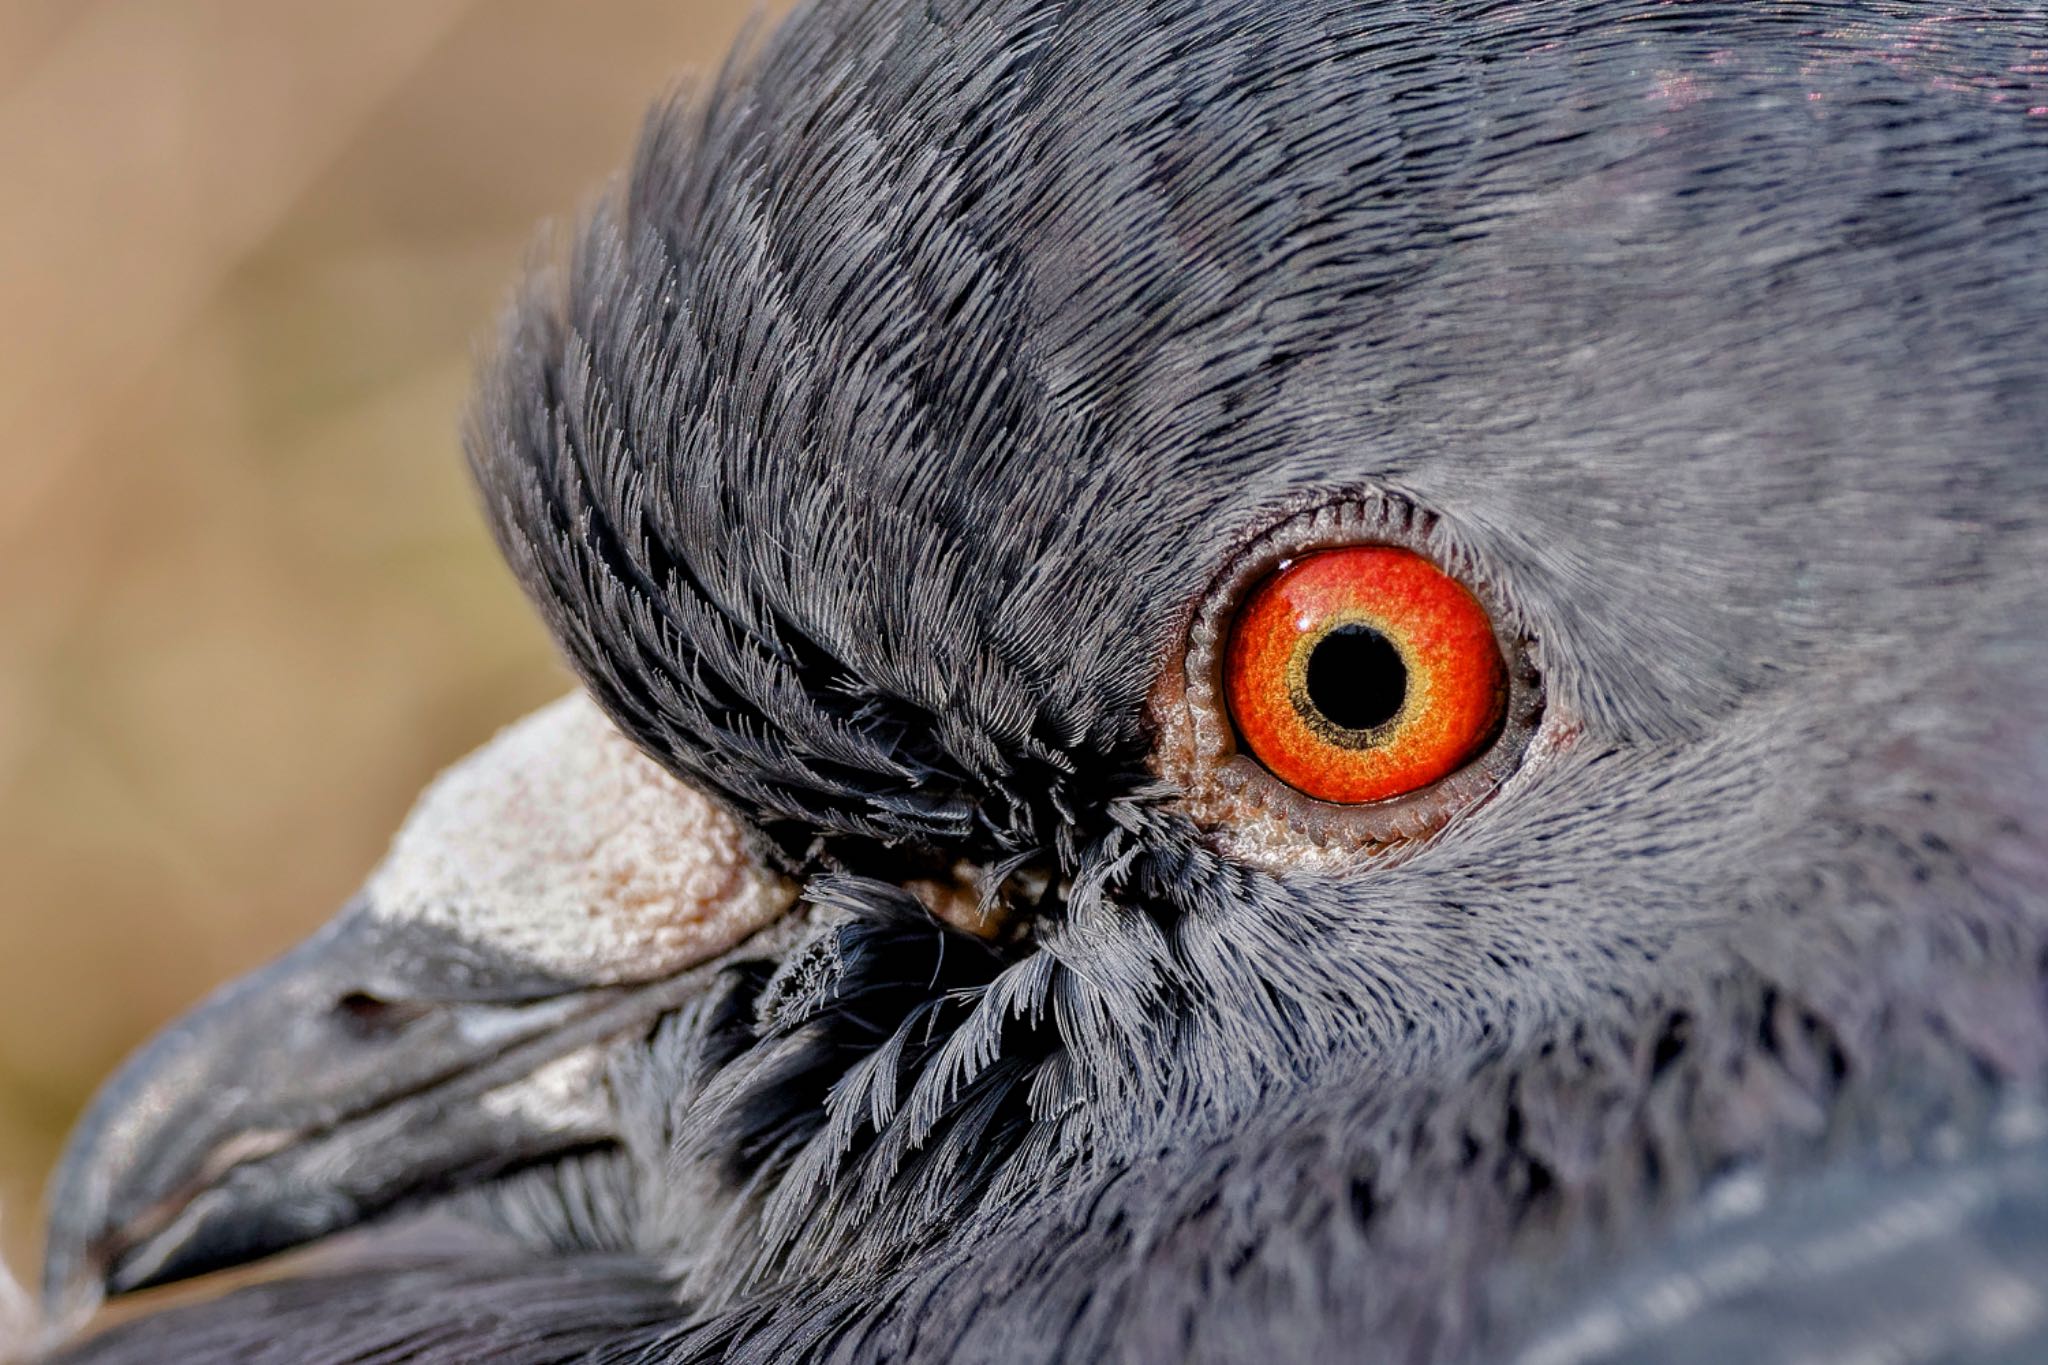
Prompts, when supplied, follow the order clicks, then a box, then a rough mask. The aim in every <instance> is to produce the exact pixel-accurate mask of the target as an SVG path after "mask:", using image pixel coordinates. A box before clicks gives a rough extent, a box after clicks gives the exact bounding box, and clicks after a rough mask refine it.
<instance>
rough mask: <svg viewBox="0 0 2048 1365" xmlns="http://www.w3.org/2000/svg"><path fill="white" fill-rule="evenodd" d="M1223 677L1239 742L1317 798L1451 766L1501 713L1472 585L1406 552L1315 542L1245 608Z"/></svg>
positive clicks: (1487, 632)
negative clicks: (1322, 546)
mask: <svg viewBox="0 0 2048 1365" xmlns="http://www.w3.org/2000/svg"><path fill="white" fill-rule="evenodd" d="M1223 688H1224V694H1225V696H1226V697H1227V698H1228V700H1229V703H1230V714H1231V718H1232V719H1233V720H1234V721H1235V722H1236V724H1237V730H1238V734H1239V735H1240V736H1241V737H1242V738H1243V740H1244V743H1245V744H1246V746H1247V747H1249V748H1250V750H1251V751H1252V753H1253V754H1254V755H1256V756H1257V758H1258V760H1259V762H1261V763H1263V764H1265V765H1266V767H1267V768H1268V769H1270V770H1271V771H1272V773H1273V774H1274V776H1276V777H1278V778H1280V779H1281V780H1282V781H1283V782H1286V783H1287V784H1288V785H1289V786H1292V787H1296V788H1298V789H1300V790H1301V791H1302V792H1304V793H1305V794H1307V795H1309V796H1312V797H1314V798H1316V799H1317V800H1319V801H1333V802H1341V803H1343V804H1347V805H1355V804H1358V803H1361V802H1366V801H1384V800H1387V799H1388V798H1389V797H1395V796H1400V795H1403V794H1404V793H1407V792H1411V791H1414V790H1415V789H1417V788H1418V787H1425V786H1428V785H1429V784H1430V783H1432V782H1435V781H1436V780H1438V779H1439V778H1442V777H1447V776H1449V775H1450V774H1451V773H1454V772H1456V771H1457V770H1458V769H1459V768H1460V767H1462V766H1464V764H1465V763H1466V762H1467V761H1468V760H1469V759H1471V758H1472V757H1473V755H1474V754H1475V753H1477V751H1478V750H1479V748H1480V747H1481V746H1482V745H1484V744H1485V743H1486V741H1487V740H1488V739H1489V738H1491V737H1492V735H1493V733H1494V731H1495V729H1496V728H1497V727H1498V725H1499V723H1500V717H1501V708H1502V706H1503V703H1504V701H1505V698H1506V695H1507V669H1506V666H1505V665H1504V664H1503V663H1502V662H1501V656H1500V647H1499V646H1498V645H1497V644H1495V642H1494V636H1493V623H1492V622H1491V621H1489V620H1488V619H1487V615H1486V609H1485V608H1484V607H1482V606H1480V605H1479V602H1478V599H1476V598H1474V597H1473V596H1472V594H1471V593H1470V592H1468V591H1467V590H1466V589H1465V586H1464V585H1463V584H1461V583H1459V582H1458V581H1457V580H1456V579H1455V578H1452V577H1451V576H1450V575H1448V574H1446V573H1444V572H1443V570H1441V569H1439V568H1437V567H1436V566H1435V565H1434V564H1432V563H1430V562H1429V561H1428V560H1426V559H1424V558H1423V557H1422V556H1421V555H1418V554H1416V553H1414V552H1413V551H1411V550H1403V549H1399V548H1397V547H1395V546H1391V545H1360V546H1354V547H1351V548H1348V549H1341V550H1319V551H1316V552H1314V553H1312V554H1308V555H1304V556H1303V557H1302V558H1300V559H1297V560H1295V561H1293V562H1292V563H1290V564H1285V565H1282V566H1281V568H1280V571H1279V572H1278V573H1275V574H1274V575H1273V576H1272V577H1271V578H1268V579H1267V580H1266V581H1265V582H1264V583H1261V584H1260V585H1259V586H1258V587H1257V588H1256V589H1254V590H1253V592H1252V594H1251V596H1250V597H1249V598H1248V599H1247V600H1246V601H1245V603H1244V604H1243V605H1242V606H1241V607H1239V608H1238V613H1237V620H1236V623H1235V626H1234V628H1233V630H1232V632H1231V637H1230V645H1229V649H1228V651H1227V653H1226V654H1225V656H1224V660H1223Z"/></svg>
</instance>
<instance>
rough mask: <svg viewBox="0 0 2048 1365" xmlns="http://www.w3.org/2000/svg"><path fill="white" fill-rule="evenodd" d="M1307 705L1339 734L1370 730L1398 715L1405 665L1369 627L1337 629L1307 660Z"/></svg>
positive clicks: (1405, 685)
mask: <svg viewBox="0 0 2048 1365" xmlns="http://www.w3.org/2000/svg"><path fill="white" fill-rule="evenodd" d="M1307 682H1308V700H1309V704H1310V705H1311V706H1313V707H1315V708H1316V710H1318V711H1320V712H1322V714H1323V718H1324V719H1325V720H1327V721H1329V722H1330V724H1332V725H1334V726H1337V727H1338V728H1339V729H1343V730H1370V729H1372V728H1374V727H1375V726H1379V725H1385V724H1386V723H1387V722H1388V721H1390V720H1392V719H1393V718H1394V717H1395V716H1397V715H1399V714H1400V712H1401V703H1402V701H1403V700H1404V699H1406V697H1407V696H1408V665H1406V664H1404V663H1402V662H1401V651H1400V650H1398V649H1395V648H1394V646H1393V645H1392V644H1390V643H1389V642H1388V640H1387V637H1386V636H1384V635H1382V634H1380V633H1379V632H1378V631H1376V630H1374V629H1373V628H1372V627H1370V626H1339V627H1337V628H1336V629H1335V630H1333V631H1331V632H1330V633H1329V634H1328V635H1325V636H1324V637H1323V638H1322V639H1320V640H1318V641H1316V646H1315V648H1314V649H1313V650H1311V651H1310V652H1309V656H1308V679H1307Z"/></svg>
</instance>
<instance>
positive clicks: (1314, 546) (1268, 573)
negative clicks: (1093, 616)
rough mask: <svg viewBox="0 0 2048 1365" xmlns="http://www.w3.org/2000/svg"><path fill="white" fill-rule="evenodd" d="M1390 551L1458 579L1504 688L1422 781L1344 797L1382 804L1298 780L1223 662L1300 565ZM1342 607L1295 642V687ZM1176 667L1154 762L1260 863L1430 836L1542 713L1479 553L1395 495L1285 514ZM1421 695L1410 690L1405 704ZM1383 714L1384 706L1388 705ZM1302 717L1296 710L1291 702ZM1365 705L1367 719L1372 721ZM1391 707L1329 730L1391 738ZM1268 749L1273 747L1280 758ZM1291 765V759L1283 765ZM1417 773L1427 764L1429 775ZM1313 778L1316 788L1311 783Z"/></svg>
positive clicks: (1519, 641)
mask: <svg viewBox="0 0 2048 1365" xmlns="http://www.w3.org/2000/svg"><path fill="white" fill-rule="evenodd" d="M1369 547H1384V548H1386V549H1388V550H1392V551H1398V552H1401V553H1400V555H1399V558H1402V559H1414V560H1419V561H1421V562H1422V563H1423V564H1426V565H1427V566H1428V567H1429V570H1430V571H1431V573H1432V575H1433V576H1436V577H1438V578H1441V579H1446V580H1448V581H1449V582H1450V583H1451V584H1453V585H1455V587H1456V588H1457V589H1458V590H1460V593H1459V595H1461V596H1468V597H1469V601H1470V602H1471V603H1472V604H1473V605H1474V606H1475V607H1476V616H1477V618H1478V620H1479V621H1480V625H1479V626H1478V627H1477V628H1478V629H1480V630H1482V631H1488V632H1490V633H1491V636H1492V643H1493V646H1494V649H1495V651H1497V654H1498V659H1499V662H1500V670H1501V673H1500V677H1499V679H1498V681H1499V693H1498V697H1497V700H1495V701H1494V702H1492V703H1490V704H1489V705H1490V708H1491V709H1490V710H1489V712H1488V714H1486V715H1485V716H1484V717H1482V718H1480V719H1479V720H1477V721H1475V722H1473V724H1472V725H1471V727H1470V733H1469V734H1467V735H1466V736H1465V737H1464V742H1463V743H1462V745H1453V746H1451V747H1452V748H1453V749H1455V750H1456V752H1454V753H1452V755H1451V757H1450V759H1449V760H1448V761H1443V762H1440V763H1439V765H1438V766H1439V768H1440V769H1441V771H1425V772H1424V776H1425V778H1426V780H1423V781H1420V782H1417V783H1415V784H1413V785H1412V786H1407V787H1403V786H1402V785H1401V783H1400V782H1399V781H1397V782H1395V783H1393V784H1392V786H1391V787H1385V788H1384V790H1386V791H1389V792H1391V793H1392V794H1388V795H1377V794H1376V793H1374V792H1372V791H1369V790H1365V789H1362V788H1361V789H1359V790H1354V791H1349V792H1345V793H1342V794H1344V795H1349V796H1353V797H1356V796H1358V795H1360V794H1363V795H1366V796H1368V797H1372V796H1376V795H1377V799H1367V800H1349V801H1342V800H1326V799H1321V798H1320V797H1319V796H1318V795H1317V794H1315V793H1314V792H1313V791H1308V790H1303V789H1301V788H1300V787H1298V786H1296V785H1293V784H1291V783H1290V782H1289V781H1288V780H1286V777H1285V776H1284V775H1283V774H1282V773H1280V772H1276V771H1275V768H1274V766H1273V765H1272V764H1271V763H1270V761H1269V762H1262V761H1261V759H1260V758H1259V757H1257V756H1255V754H1254V753H1253V752H1252V746H1251V745H1250V744H1248V743H1247V741H1246V736H1245V732H1244V729H1243V723H1242V719H1241V716H1240V715H1239V714H1238V712H1239V711H1241V710H1242V706H1241V704H1240V705H1239V707H1237V708H1235V709H1234V708H1233V704H1232V697H1231V694H1230V692H1231V689H1230V687H1229V684H1228V681H1227V679H1226V676H1225V674H1226V666H1227V662H1228V659H1229V655H1230V650H1231V648H1232V642H1233V639H1234V638H1235V635H1236V632H1237V630H1238V627H1239V624H1240V621H1241V614H1242V613H1243V611H1244V609H1245V608H1246V606H1247V604H1248V603H1250V602H1251V601H1252V600H1253V599H1254V598H1255V597H1256V596H1257V595H1258V594H1259V593H1260V592H1261V591H1262V590H1264V589H1266V588H1267V587H1268V586H1269V585H1270V584H1272V583H1273V582H1274V581H1275V579H1276V577H1278V576H1279V575H1281V574H1282V573H1284V572H1285V571H1287V570H1288V569H1289V568H1290V566H1295V565H1299V564H1302V563H1304V562H1306V561H1308V560H1310V559H1311V558H1312V557H1314V556H1318V555H1322V554H1326V553H1328V552H1333V551H1352V550H1361V549H1366V548H1369ZM1346 624H1350V622H1349V621H1347V620H1346V619H1344V616H1343V614H1342V613H1338V614H1336V615H1335V616H1333V617H1332V618H1331V619H1330V620H1328V621H1326V622H1324V623H1323V625H1322V627H1321V628H1320V629H1318V630H1314V631H1311V632H1309V633H1308V634H1307V635H1306V636H1304V637H1303V641H1304V642H1295V643H1293V644H1291V646H1290V653H1289V655H1288V657H1287V660H1286V671H1287V689H1286V696H1287V697H1288V698H1289V699H1291V698H1292V693H1293V689H1294V688H1295V687H1296V686H1297V685H1298V684H1305V683H1306V676H1305V666H1303V667H1302V668H1301V671H1300V672H1297V671H1296V670H1297V667H1298V665H1304V664H1305V660H1306V658H1307V657H1308V651H1310V650H1312V649H1313V648H1315V647H1316V645H1318V644H1319V643H1320V641H1321V640H1322V639H1323V638H1324V637H1327V636H1328V635H1329V634H1332V633H1334V632H1335V631H1336V630H1338V629H1341V628H1342V627H1343V626H1344V625H1346ZM1178 662H1179V664H1180V666H1179V667H1174V666H1169V667H1168V668H1166V669H1165V670H1163V673H1162V676H1161V679H1160V682H1159V684H1158V686H1157V687H1156V688H1155V690H1154V694H1153V697H1152V707H1151V712H1152V718H1153V721H1154V726H1155V731H1156V735H1157V741H1158V742H1157V744H1156V746H1155V749H1154V767H1155V769H1156V770H1157V771H1158V772H1159V774H1160V776H1162V777H1163V778H1165V779H1166V780H1167V781H1169V782H1170V783H1172V784H1173V785H1174V786H1175V787H1176V788H1177V789H1178V790H1179V791H1180V793H1181V798H1182V805H1183V807H1184V808H1185V809H1186V811H1187V812H1188V814H1189V815H1190V816H1191V817H1192V818H1193V819H1194V820H1195V822H1196V823H1197V824H1198V825H1201V826H1202V827H1203V828H1205V829H1207V830H1209V831H1210V832H1211V834H1212V835H1213V836H1214V837H1215V838H1216V839H1217V840H1218V842H1219V843H1220V844H1222V845H1224V846H1225V849H1226V851H1229V852H1233V853H1236V854H1239V855H1241V856H1244V857H1246V858H1247V859H1248V860H1250V861H1253V862H1259V863H1268V862H1271V863H1277V862H1279V861H1281V860H1282V859H1285V860H1286V861H1287V862H1288V863H1289V864H1290V865H1291V864H1293V863H1295V862H1297V861H1298V859H1299V856H1300V854H1301V852H1302V851H1303V849H1304V848H1307V849H1309V850H1311V851H1316V852H1321V853H1326V854H1329V855H1332V856H1337V857H1340V858H1341V857H1344V856H1346V855H1355V854H1359V853H1364V854H1370V855H1373V856H1375V857H1384V856H1389V855H1392V854H1394V853H1397V852H1398V851H1399V850H1400V849H1401V848H1403V847H1404V846H1408V845H1412V844H1413V843H1414V842H1415V841H1418V840H1420V839H1422V838H1425V837H1427V836H1428V835H1431V834H1434V833H1435V832H1436V831H1438V830H1440V829H1442V828H1443V827H1444V826H1445V825H1446V824H1448V823H1449V822H1450V821H1451V820H1452V819H1453V818H1454V817H1456V816H1457V815H1459V814H1460V813H1462V812H1464V811H1466V810H1468V809H1470V808H1471V807H1472V806H1474V805H1476V804H1478V803H1479V802H1481V801H1483V800H1485V799H1486V797H1488V796H1490V795H1491V794H1492V793H1493V792H1494V790H1495V789H1496V788H1498V787H1499V785H1500V783H1501V782H1502V781H1504V780H1505V779H1506V778H1507V777H1508V775H1509V774H1511V773H1512V772H1514V770H1515V769H1516V768H1517V767H1518V766H1519V765H1520V763H1521V760H1522V757H1523V755H1524V753H1525V752H1526V751H1527V749H1528V746H1529V743H1530V740H1531V738H1532V737H1533V736H1534V734H1535V732H1536V729H1537V727H1538V725H1539V723H1540V721H1541V719H1542V714H1543V686H1542V677H1541V675H1540V673H1539V671H1538V670H1537V668H1536V665H1535V662H1534V658H1533V642H1532V641H1531V640H1530V639H1528V638H1527V637H1526V636H1525V635H1524V634H1523V633H1522V632H1521V631H1520V629H1519V628H1518V627H1517V624H1516V621H1515V617H1514V615H1513V614H1512V613H1511V612H1510V611H1509V610H1507V604H1506V603H1505V602H1504V601H1503V600H1502V598H1501V596H1500V594H1499V593H1498V591H1497V590H1496V588H1495V586H1494V584H1493V583H1492V582H1491V581H1490V579H1489V578H1488V576H1487V575H1485V574H1484V573H1482V572H1481V571H1480V569H1479V561H1478V558H1477V556H1476V555H1474V554H1473V553H1472V552H1471V551H1470V550H1469V549H1467V548H1466V547H1465V546H1464V545H1463V544H1462V542H1461V540H1460V538H1459V537H1457V536H1456V535H1455V533H1454V532H1453V531H1452V530H1451V529H1450V528H1448V527H1446V526H1445V525H1444V524H1443V522H1442V521H1441V519H1440V518H1438V517H1437V516H1435V515H1434V514H1432V513H1429V512H1426V511H1424V510H1422V509H1419V508H1417V507H1415V506H1414V505H1413V504H1412V503H1410V502H1408V501H1407V500H1406V499H1405V498H1402V497H1400V496H1399V495H1396V494H1393V493H1389V492H1379V491H1375V492H1370V493H1364V494H1356V495H1353V496H1351V497H1347V498H1345V499H1343V500H1341V501H1337V502H1330V503H1325V504H1322V505H1319V506H1316V507H1313V508H1311V509H1309V510H1307V511H1305V512H1302V513H1299V514H1297V515H1295V516H1292V517H1288V518H1286V519H1285V520H1283V521H1281V522H1280V523H1279V524H1278V525H1277V526H1274V527H1273V528H1272V529H1271V530H1269V531H1266V532H1264V533H1262V534H1260V535H1258V536H1256V537H1254V538H1253V539H1252V540H1251V541H1250V542H1249V543H1247V544H1245V545H1243V546H1241V547H1240V548H1239V549H1238V550H1237V551H1236V552H1235V553H1233V554H1232V555H1230V557H1229V559H1228V561H1227V562H1226V564H1225V567H1224V568H1223V570H1222V571H1221V572H1220V573H1219V574H1218V576H1217V577H1216V579H1215V580H1214V581H1213V582H1212V583H1211V585H1210V587H1209V589H1208V591H1207V592H1206V593H1205V594H1204V596H1203V598H1202V599H1201V601H1200V603H1199V604H1198V606H1197V607H1196V609H1195V611H1194V613H1193V617H1192V620H1191V622H1190V624H1189V627H1188V631H1187V635H1186V647H1185V650H1184V652H1183V654H1182V657H1181V659H1180V660H1179V661H1178ZM1412 700H1413V699H1412V698H1409V697H1406V696H1404V698H1403V704H1404V705H1406V704H1408V703H1409V702H1411V701H1412ZM1378 706H1379V708H1380V709H1385V702H1384V701H1381V702H1380V703H1378ZM1294 709H1295V710H1296V711H1297V713H1298V712H1299V711H1300V708H1299V707H1298V706H1297V707H1296V708H1294ZM1372 712H1373V707H1372V706H1367V707H1366V708H1365V710H1364V711H1362V712H1361V713H1360V714H1359V716H1358V717H1356V718H1361V719H1368V720H1370V719H1373V718H1374V717H1373V714H1372ZM1397 723H1403V722H1402V714H1401V713H1400V712H1398V711H1397V712H1395V713H1394V714H1393V715H1391V716H1388V717H1387V718H1385V719H1384V720H1382V721H1381V722H1380V723H1379V725H1377V726H1374V725H1365V726H1353V727H1349V733H1342V731H1344V730H1345V729H1346V727H1337V732H1335V733H1326V734H1324V735H1323V736H1322V738H1324V739H1332V740H1336V741H1340V742H1348V743H1357V744H1370V743H1371V742H1373V740H1374V739H1375V738H1378V739H1382V740H1383V739H1384V738H1385V729H1384V727H1385V726H1387V725H1393V724H1397ZM1270 758H1271V755H1270V754H1268V759H1269V760H1270ZM1280 766H1282V767H1283V768H1284V767H1285V764H1284V763H1283V764H1282V765H1280ZM1419 771H1420V770H1419ZM1311 785H1312V786H1313V784H1311Z"/></svg>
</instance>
